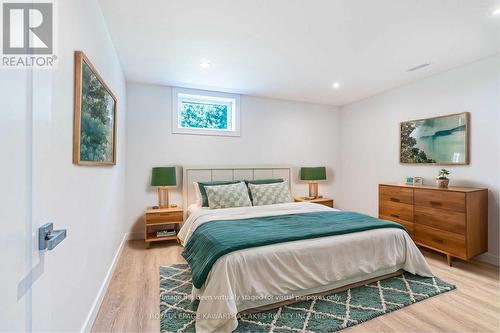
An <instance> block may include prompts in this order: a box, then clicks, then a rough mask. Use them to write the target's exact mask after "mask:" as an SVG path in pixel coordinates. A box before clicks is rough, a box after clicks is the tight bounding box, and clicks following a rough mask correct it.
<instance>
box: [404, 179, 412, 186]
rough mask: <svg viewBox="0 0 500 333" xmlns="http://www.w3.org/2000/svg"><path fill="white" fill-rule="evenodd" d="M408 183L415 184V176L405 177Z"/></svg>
mask: <svg viewBox="0 0 500 333" xmlns="http://www.w3.org/2000/svg"><path fill="white" fill-rule="evenodd" d="M405 184H406V185H413V177H405Z"/></svg>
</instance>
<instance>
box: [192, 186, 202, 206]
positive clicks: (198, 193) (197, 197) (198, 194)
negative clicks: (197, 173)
mask: <svg viewBox="0 0 500 333" xmlns="http://www.w3.org/2000/svg"><path fill="white" fill-rule="evenodd" d="M193 186H194V193H195V194H196V205H197V206H200V207H201V202H202V201H201V193H200V187H199V186H198V183H197V182H193Z"/></svg>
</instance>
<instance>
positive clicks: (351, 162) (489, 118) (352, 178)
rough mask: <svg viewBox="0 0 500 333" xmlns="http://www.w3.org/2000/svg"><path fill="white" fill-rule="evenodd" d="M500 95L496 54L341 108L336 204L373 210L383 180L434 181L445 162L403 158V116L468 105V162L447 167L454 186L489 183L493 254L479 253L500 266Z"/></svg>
mask: <svg viewBox="0 0 500 333" xmlns="http://www.w3.org/2000/svg"><path fill="white" fill-rule="evenodd" d="M498 96H499V83H498V57H490V58H487V59H484V60H481V61H478V62H475V63H472V64H469V65H467V66H463V67H460V68H457V69H454V70H451V71H448V72H445V73H442V74H439V75H435V76H432V77H429V78H427V79H424V80H420V81H417V82H414V83H413V84H410V85H407V86H403V87H400V88H398V89H395V90H392V91H388V92H386V93H383V94H381V95H377V96H374V97H371V98H368V99H365V100H363V101H360V102H357V103H353V104H350V105H347V106H344V107H342V108H341V115H340V137H341V149H340V151H341V155H340V156H341V168H340V175H341V177H340V178H341V189H342V191H340V192H339V195H338V196H337V197H336V199H337V203H338V205H339V207H341V208H342V209H350V210H357V211H360V212H364V213H367V214H370V215H374V216H376V215H377V214H378V206H377V205H378V200H377V195H378V194H377V191H378V189H377V185H378V184H379V183H385V182H388V183H394V182H399V181H400V180H401V179H402V178H403V177H404V176H422V177H424V178H425V183H426V184H433V183H434V178H435V176H436V174H437V170H438V169H440V167H437V166H436V167H434V166H406V165H401V164H399V137H398V136H399V127H398V126H399V122H401V121H404V120H411V119H419V118H426V117H434V116H438V115H446V114H452V113H458V112H464V111H468V112H470V113H471V139H470V144H471V146H470V151H471V155H470V160H471V163H470V165H467V166H457V167H449V168H448V169H450V170H451V185H468V186H479V187H487V188H489V190H490V192H489V193H490V194H489V230H488V232H489V252H488V255H487V256H483V257H482V258H483V260H487V261H489V262H495V263H497V264H498V253H499V251H498V244H499V239H498V238H499V228H498V223H499V218H498V215H499V209H498V208H499V207H498V206H499V204H498V197H499V193H498V192H499V153H498V152H499V138H498V136H499V134H498V132H499V119H498V118H499V111H498V110H499V109H498Z"/></svg>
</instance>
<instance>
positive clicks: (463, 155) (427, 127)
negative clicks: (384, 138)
mask: <svg viewBox="0 0 500 333" xmlns="http://www.w3.org/2000/svg"><path fill="white" fill-rule="evenodd" d="M469 118H470V116H469V113H468V112H464V113H459V114H453V115H448V116H441V117H435V118H428V119H420V120H411V121H405V122H402V123H401V124H400V145H401V146H400V162H401V163H404V164H437V165H460V164H469Z"/></svg>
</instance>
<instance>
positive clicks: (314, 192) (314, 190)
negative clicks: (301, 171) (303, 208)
mask: <svg viewBox="0 0 500 333" xmlns="http://www.w3.org/2000/svg"><path fill="white" fill-rule="evenodd" d="M319 197H320V196H319V195H318V182H309V198H312V199H317V198H319Z"/></svg>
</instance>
